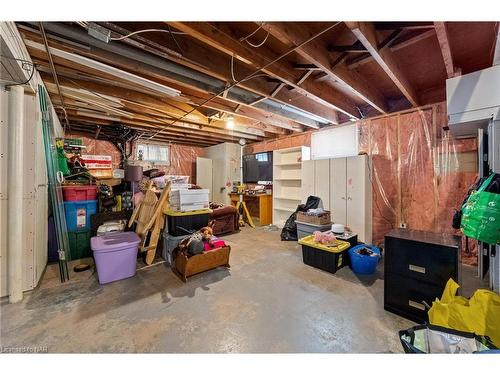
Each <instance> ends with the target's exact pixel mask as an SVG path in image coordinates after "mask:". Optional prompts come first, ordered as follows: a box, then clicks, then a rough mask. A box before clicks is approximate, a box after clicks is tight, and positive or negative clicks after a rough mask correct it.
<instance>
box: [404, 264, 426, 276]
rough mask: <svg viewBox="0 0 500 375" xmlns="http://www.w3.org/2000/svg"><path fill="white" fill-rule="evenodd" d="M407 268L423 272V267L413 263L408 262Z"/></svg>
mask: <svg viewBox="0 0 500 375" xmlns="http://www.w3.org/2000/svg"><path fill="white" fill-rule="evenodd" d="M408 269H409V270H410V271H414V272H418V273H424V274H425V267H420V266H415V265H414V264H409V265H408Z"/></svg>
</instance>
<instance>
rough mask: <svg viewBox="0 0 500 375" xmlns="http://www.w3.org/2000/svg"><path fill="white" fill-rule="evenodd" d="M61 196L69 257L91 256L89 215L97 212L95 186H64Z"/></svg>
mask: <svg viewBox="0 0 500 375" xmlns="http://www.w3.org/2000/svg"><path fill="white" fill-rule="evenodd" d="M63 197H64V212H65V215H66V225H67V228H68V240H69V248H70V255H71V259H72V260H74V259H81V258H88V257H90V256H91V251H90V237H91V232H90V217H91V216H92V215H94V214H95V213H97V187H96V186H95V185H74V186H64V187H63Z"/></svg>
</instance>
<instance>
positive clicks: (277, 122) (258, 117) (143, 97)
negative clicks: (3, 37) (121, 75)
mask: <svg viewBox="0 0 500 375" xmlns="http://www.w3.org/2000/svg"><path fill="white" fill-rule="evenodd" d="M36 61H37V62H38V63H40V62H41V61H42V60H40V59H37V60H36ZM64 63H65V62H64V61H62V60H59V61H58V64H56V66H57V67H58V72H59V73H62V74H61V76H63V77H64V76H67V75H68V72H70V70H69V69H68V68H67V67H66V68H64V69H61V66H64V65H61V64H64ZM71 71H74V72H80V71H88V69H86V68H85V67H83V66H75V65H74V64H73V69H72V70H71ZM70 75H71V74H70ZM45 77H46V76H45ZM79 78H81V77H79ZM45 79H47V80H49V81H50V77H46V78H45ZM101 79H103V78H101ZM72 81H74V82H78V84H79V85H81V86H83V87H87V88H89V89H90V90H95V91H97V90H100V91H101V92H104V93H106V94H108V95H117V96H118V97H120V98H125V99H126V100H131V99H133V100H136V101H140V102H141V103H145V102H146V103H148V104H149V105H153V106H154V107H155V108H156V109H160V108H161V109H164V110H166V111H172V110H173V109H174V108H175V107H177V108H182V111H177V112H176V113H175V114H176V115H181V114H184V113H185V112H186V111H187V108H192V107H191V106H189V105H187V103H182V102H178V101H175V100H176V99H178V98H175V99H165V98H158V97H154V96H151V95H147V94H143V93H140V92H136V91H133V90H130V89H127V90H120V87H122V86H121V85H120V84H119V83H120V82H119V81H118V82H117V81H115V85H116V87H111V88H110V87H109V85H103V84H99V83H97V82H98V81H99V79H96V80H95V81H83V80H81V79H80V80H78V79H72ZM194 92H196V91H195V90H192V89H183V95H186V94H188V95H189V93H194ZM197 95H198V94H197ZM206 95H208V94H206ZM182 98H184V99H185V97H182ZM227 103H228V104H227V107H226V108H225V109H226V111H227V110H230V109H231V105H230V102H229V101H227ZM186 105H187V107H186ZM217 109H218V110H221V108H217ZM174 112H175V111H174ZM250 112H251V113H250ZM250 112H249V111H246V115H245V116H241V115H237V116H236V117H235V118H236V120H237V122H241V124H242V125H243V126H247V127H254V128H256V129H260V130H262V131H266V132H270V133H275V134H284V130H283V129H292V130H294V129H296V130H297V131H300V127H298V124H297V123H295V122H294V121H291V120H285V119H281V118H280V117H277V116H276V117H274V118H273V121H272V124H268V123H266V120H267V118H266V117H265V116H264V115H262V114H261V113H263V112H262V111H260V112H259V111H253V112H252V111H250ZM265 113H267V112H265ZM195 115H196V112H194V113H193V114H191V115H189V116H188V118H187V119H186V120H187V121H189V120H190V119H192V117H193V116H194V117H196V116H195ZM236 130H237V129H236Z"/></svg>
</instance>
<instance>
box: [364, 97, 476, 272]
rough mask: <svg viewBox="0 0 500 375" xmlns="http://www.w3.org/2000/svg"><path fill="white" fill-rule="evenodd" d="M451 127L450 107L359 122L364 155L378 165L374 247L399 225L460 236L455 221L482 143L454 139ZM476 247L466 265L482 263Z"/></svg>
mask: <svg viewBox="0 0 500 375" xmlns="http://www.w3.org/2000/svg"><path fill="white" fill-rule="evenodd" d="M446 124H447V118H446V108H445V103H440V104H436V105H433V106H430V107H426V108H422V109H418V110H415V111H412V112H408V113H401V114H396V115H394V116H390V117H383V118H378V119H372V120H364V121H362V122H361V123H360V127H359V128H360V137H359V139H360V140H359V143H360V144H359V146H360V147H359V148H360V152H366V153H367V154H369V155H372V160H373V166H372V168H373V171H372V187H373V242H374V243H375V244H381V243H383V240H384V235H385V234H386V233H387V232H388V231H389V230H390V229H392V228H396V227H399V226H406V227H407V228H411V229H418V230H425V231H431V232H441V233H456V234H459V233H460V232H459V231H457V230H455V229H453V228H452V227H451V220H452V217H453V213H454V209H456V208H459V206H460V204H461V202H462V200H463V197H464V195H465V193H466V192H467V190H468V188H469V186H470V185H471V184H472V183H473V182H474V181H475V179H476V177H477V141H476V139H456V138H454V137H452V136H451V135H450V134H449V131H445V130H443V127H444V126H446ZM473 242H474V241H472V240H469V253H464V254H463V257H462V260H463V261H464V262H465V263H469V264H475V263H476V262H477V254H476V253H475V251H476V250H475V249H476V245H475V244H473ZM464 248H465V246H464Z"/></svg>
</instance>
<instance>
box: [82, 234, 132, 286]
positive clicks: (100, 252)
mask: <svg viewBox="0 0 500 375" xmlns="http://www.w3.org/2000/svg"><path fill="white" fill-rule="evenodd" d="M139 242H141V239H140V238H139V236H138V235H137V234H135V233H134V232H120V233H107V234H105V235H103V236H99V237H92V238H91V239H90V247H91V249H92V251H93V253H94V259H95V264H96V268H97V275H98V276H99V283H100V284H106V283H110V282H112V281H116V280H122V279H126V278H128V277H132V276H134V275H135V270H136V262H137V251H138V248H139Z"/></svg>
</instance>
